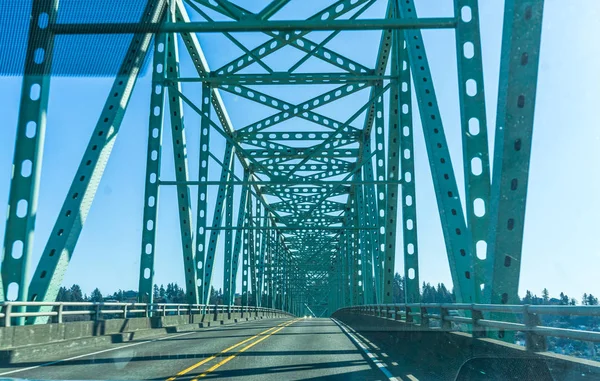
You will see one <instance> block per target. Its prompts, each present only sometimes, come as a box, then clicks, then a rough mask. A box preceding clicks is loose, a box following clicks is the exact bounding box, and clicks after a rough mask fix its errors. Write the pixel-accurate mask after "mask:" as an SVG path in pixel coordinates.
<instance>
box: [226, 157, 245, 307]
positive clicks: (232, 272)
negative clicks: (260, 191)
mask: <svg viewBox="0 0 600 381" xmlns="http://www.w3.org/2000/svg"><path fill="white" fill-rule="evenodd" d="M232 168H233V166H232ZM247 179H248V171H244V180H247ZM231 189H232V190H233V185H231ZM231 193H232V194H233V192H231ZM247 200H248V186H247V185H242V189H241V193H240V201H239V204H238V215H237V226H243V225H244V221H245V220H246V203H247ZM231 207H232V208H233V204H232V206H231ZM226 225H227V226H232V225H233V223H231V224H230V223H229V222H228V221H226ZM244 234H245V232H244V231H242V230H238V231H236V232H235V242H234V246H233V254H232V259H231V266H227V264H226V265H225V270H224V271H225V276H224V278H223V279H224V280H223V282H224V284H223V295H224V298H225V300H224V304H226V305H232V304H233V301H234V295H235V289H236V284H237V272H238V267H239V257H240V254H241V249H242V240H243V235H244Z"/></svg>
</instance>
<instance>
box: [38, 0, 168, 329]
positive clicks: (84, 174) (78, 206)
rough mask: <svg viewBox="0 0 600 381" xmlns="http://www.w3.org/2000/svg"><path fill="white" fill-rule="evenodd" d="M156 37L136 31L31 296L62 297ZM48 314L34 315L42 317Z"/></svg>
mask: <svg viewBox="0 0 600 381" xmlns="http://www.w3.org/2000/svg"><path fill="white" fill-rule="evenodd" d="M165 5H166V2H165V1H163V0H155V1H149V2H148V5H147V6H146V9H145V11H144V17H143V21H144V22H159V21H160V20H162V19H163V15H164V13H165ZM151 42H152V35H151V34H140V35H138V34H136V35H134V36H133V37H132V41H131V43H130V46H129V49H128V53H127V54H126V56H125V57H124V59H123V63H122V65H121V68H120V69H119V72H118V73H119V74H118V75H117V76H116V78H115V80H114V83H113V85H112V88H111V90H110V93H109V94H111V96H109V97H108V99H107V101H106V103H105V104H104V107H103V110H102V113H101V114H100V117H99V119H98V122H97V124H96V127H95V128H94V131H93V133H92V137H91V138H90V142H89V143H88V146H87V148H86V150H85V152H84V154H83V157H82V160H81V163H80V164H79V167H78V169H77V172H76V174H75V177H74V179H73V182H72V184H71V187H70V188H69V192H68V193H67V196H66V199H65V201H64V203H63V206H62V208H61V211H60V214H59V216H58V218H57V220H56V223H55V225H54V228H53V229H52V232H51V234H50V238H49V239H48V242H47V244H46V247H45V248H44V251H43V253H42V257H41V258H40V262H39V263H38V266H37V268H36V270H35V273H34V275H33V278H32V280H31V283H30V286H29V296H28V300H31V301H35V300H40V301H41V300H44V301H49V300H55V299H56V295H57V293H58V289H59V287H60V286H61V284H62V280H63V277H64V274H65V271H66V270H67V266H68V264H69V261H70V259H71V256H72V255H73V251H74V249H75V245H76V243H77V240H78V238H79V234H80V233H81V229H82V227H83V224H84V223H85V220H86V218H87V215H88V213H89V210H90V207H91V203H92V200H93V198H94V195H95V194H96V190H97V189H98V184H99V182H100V179H101V178H102V174H103V173H104V169H105V168H106V163H107V161H108V158H109V156H110V153H111V151H112V148H113V145H114V143H115V140H116V138H117V135H118V132H119V128H120V126H121V121H122V119H123V116H124V114H125V109H126V106H127V104H128V102H129V100H130V99H131V93H132V91H133V87H134V85H135V83H136V81H137V78H138V74H139V71H140V68H141V66H142V64H143V62H144V58H145V56H146V52H147V51H148V49H149V47H150V44H151ZM32 310H34V311H35V310H39V308H32ZM42 319H43V318H32V319H28V320H31V321H42Z"/></svg>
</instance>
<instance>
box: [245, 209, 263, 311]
mask: <svg viewBox="0 0 600 381" xmlns="http://www.w3.org/2000/svg"><path fill="white" fill-rule="evenodd" d="M249 205H250V214H249V216H248V217H249V221H250V226H252V225H253V223H252V216H254V215H258V214H260V212H259V211H258V210H257V209H258V208H259V205H260V203H257V204H256V209H255V208H254V206H253V202H252V198H250V203H249ZM261 229H263V227H260V226H257V227H256V228H255V229H252V230H250V231H249V232H248V234H249V239H248V248H249V251H250V252H249V262H250V285H251V289H252V295H253V297H254V300H253V304H252V305H253V306H255V307H258V299H257V294H258V292H257V291H258V290H257V289H258V282H257V280H256V248H257V244H258V237H257V234H256V233H257V231H259V230H261Z"/></svg>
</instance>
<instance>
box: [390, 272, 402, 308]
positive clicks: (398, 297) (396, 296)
mask: <svg viewBox="0 0 600 381" xmlns="http://www.w3.org/2000/svg"><path fill="white" fill-rule="evenodd" d="M392 302H393V303H404V302H405V295H404V279H403V278H402V275H400V274H398V273H396V274H395V275H394V283H393V284H392Z"/></svg>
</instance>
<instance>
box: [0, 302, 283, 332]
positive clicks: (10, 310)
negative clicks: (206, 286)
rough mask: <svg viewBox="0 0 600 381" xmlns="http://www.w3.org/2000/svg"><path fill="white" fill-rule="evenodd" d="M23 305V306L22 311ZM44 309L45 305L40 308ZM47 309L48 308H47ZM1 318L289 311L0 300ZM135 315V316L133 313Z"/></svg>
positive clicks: (60, 319) (7, 324) (59, 320)
mask: <svg viewBox="0 0 600 381" xmlns="http://www.w3.org/2000/svg"><path fill="white" fill-rule="evenodd" d="M14 307H50V308H45V309H46V310H47V311H38V312H27V311H14ZM65 307H79V308H81V309H79V310H69V309H65ZM25 309H26V308H24V310H25ZM42 309H44V308H42ZM48 309H49V310H48ZM0 311H1V312H0V319H2V320H3V326H4V327H10V326H11V320H12V319H13V318H21V317H25V318H27V317H38V316H41V317H50V318H52V319H51V320H52V322H54V323H63V317H65V316H74V315H78V316H91V317H92V319H93V320H101V319H102V318H103V317H106V316H107V315H108V317H109V318H123V319H126V318H128V317H151V316H174V315H194V314H220V313H241V314H242V316H243V315H244V314H259V313H285V314H289V313H288V312H285V311H282V310H277V309H273V308H267V307H252V306H237V305H233V306H229V305H222V304H180V303H152V304H149V303H118V302H100V303H94V302H2V303H0ZM135 315H138V316H135Z"/></svg>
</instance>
